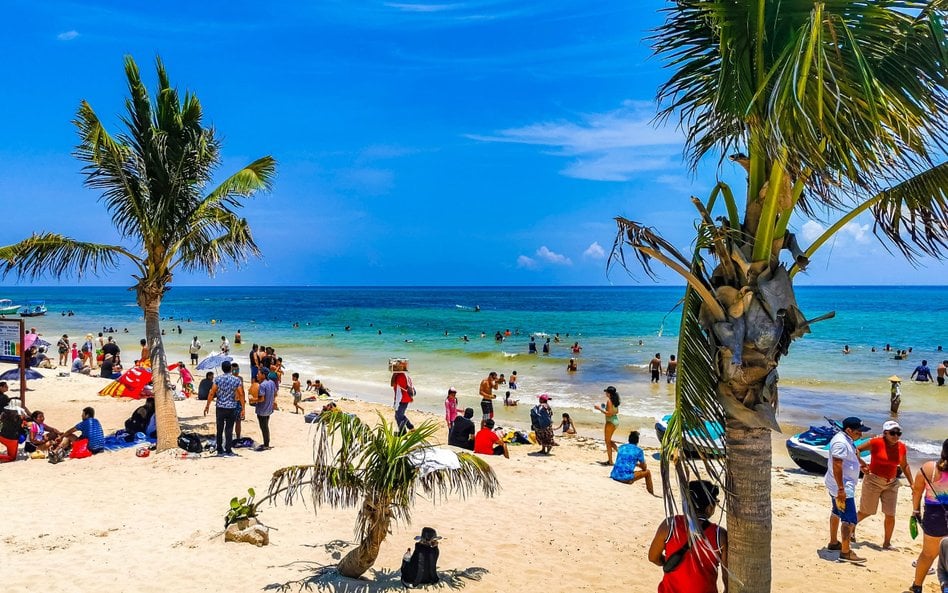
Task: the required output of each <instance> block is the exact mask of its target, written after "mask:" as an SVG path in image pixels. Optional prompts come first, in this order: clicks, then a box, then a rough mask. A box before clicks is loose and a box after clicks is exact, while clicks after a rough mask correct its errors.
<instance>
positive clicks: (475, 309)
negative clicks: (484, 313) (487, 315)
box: [474, 305, 481, 313]
mask: <svg viewBox="0 0 948 593" xmlns="http://www.w3.org/2000/svg"><path fill="white" fill-rule="evenodd" d="M480 310H481V306H480V305H474V312H475V313H477V312H478V311H480Z"/></svg>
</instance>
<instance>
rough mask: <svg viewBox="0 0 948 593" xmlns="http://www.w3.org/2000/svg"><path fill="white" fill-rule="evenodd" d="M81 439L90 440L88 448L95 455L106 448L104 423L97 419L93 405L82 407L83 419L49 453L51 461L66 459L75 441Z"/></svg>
mask: <svg viewBox="0 0 948 593" xmlns="http://www.w3.org/2000/svg"><path fill="white" fill-rule="evenodd" d="M79 439H87V440H88V441H89V443H88V445H87V446H86V448H87V449H88V450H89V452H90V453H92V454H93V455H95V454H96V453H101V452H102V451H104V450H105V433H103V432H102V425H101V424H100V423H99V421H98V420H96V417H95V409H93V408H92V407H91V406H90V407H86V408H83V409H82V421H81V422H79V424H77V425H75V426H73V427H72V428H70V429H69V430H67V431H66V432H64V433H63V438H62V441H60V443H59V446H58V447H56V448H55V449H53V450H52V451H50V453H49V460H50V462H51V463H59V462H60V461H62V460H63V459H65V458H66V456H67V455H68V454H69V451H70V449H72V445H73V443H75V442H76V441H78V440H79Z"/></svg>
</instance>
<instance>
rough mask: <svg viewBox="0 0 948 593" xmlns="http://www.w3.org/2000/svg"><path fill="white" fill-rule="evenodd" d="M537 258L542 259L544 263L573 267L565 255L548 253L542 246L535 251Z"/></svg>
mask: <svg viewBox="0 0 948 593" xmlns="http://www.w3.org/2000/svg"><path fill="white" fill-rule="evenodd" d="M537 257H538V258H540V259H542V260H543V261H545V262H548V263H551V264H555V265H557V266H571V265H573V260H571V259H570V258H568V257H566V256H565V255H562V254H559V253H556V252H553V251H550V249H549V248H548V247H547V246H546V245H543V246H541V247H540V248H539V249H537Z"/></svg>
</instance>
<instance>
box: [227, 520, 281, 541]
mask: <svg viewBox="0 0 948 593" xmlns="http://www.w3.org/2000/svg"><path fill="white" fill-rule="evenodd" d="M224 541H225V542H238V543H247V544H253V545H255V546H258V547H259V546H266V545H268V544H269V543H270V528H268V527H266V526H264V525H261V524H260V523H259V522H258V521H257V520H256V519H244V520H241V521H238V522H237V523H234V524H232V525H228V526H227V529H226V530H225V531H224Z"/></svg>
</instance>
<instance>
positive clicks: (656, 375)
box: [652, 371, 662, 383]
mask: <svg viewBox="0 0 948 593" xmlns="http://www.w3.org/2000/svg"><path fill="white" fill-rule="evenodd" d="M661 376H662V374H661V371H652V382H653V383H658V378H659V377H661Z"/></svg>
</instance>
